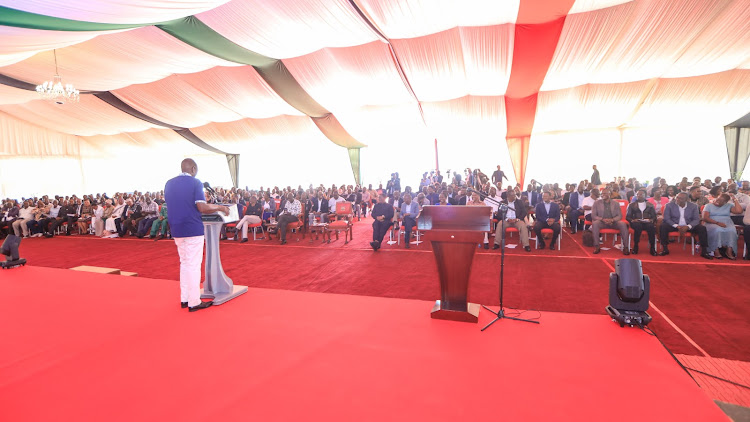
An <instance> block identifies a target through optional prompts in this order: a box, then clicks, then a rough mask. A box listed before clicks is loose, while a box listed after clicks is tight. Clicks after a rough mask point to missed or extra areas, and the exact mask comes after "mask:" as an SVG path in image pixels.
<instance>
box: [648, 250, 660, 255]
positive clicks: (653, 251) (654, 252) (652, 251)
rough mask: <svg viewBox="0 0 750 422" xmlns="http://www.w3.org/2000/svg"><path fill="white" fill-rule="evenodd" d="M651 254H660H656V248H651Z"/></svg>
mask: <svg viewBox="0 0 750 422" xmlns="http://www.w3.org/2000/svg"><path fill="white" fill-rule="evenodd" d="M650 252H651V256H656V255H659V254H658V253H656V249H655V248H651V251H650Z"/></svg>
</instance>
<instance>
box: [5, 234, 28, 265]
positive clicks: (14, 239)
mask: <svg viewBox="0 0 750 422" xmlns="http://www.w3.org/2000/svg"><path fill="white" fill-rule="evenodd" d="M19 246H21V238H20V237H18V236H15V235H12V234H11V235H8V237H6V238H5V241H4V242H3V246H0V253H2V254H3V255H5V261H2V262H0V268H2V269H7V268H15V267H20V266H22V265H26V260H25V259H23V258H19V257H18V247H19Z"/></svg>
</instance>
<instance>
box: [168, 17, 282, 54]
mask: <svg viewBox="0 0 750 422" xmlns="http://www.w3.org/2000/svg"><path fill="white" fill-rule="evenodd" d="M156 26H157V27H158V28H160V29H162V30H163V31H164V32H166V33H168V34H169V35H171V36H173V37H175V38H177V39H178V40H180V41H182V42H184V43H185V44H188V45H190V46H192V47H195V48H197V49H198V50H201V51H203V52H205V53H208V54H211V55H213V56H215V57H218V58H220V59H224V60H227V61H230V62H235V63H242V64H247V65H250V66H264V65H269V64H271V63H273V62H275V61H276V59H272V58H270V57H266V56H264V55H262V54H258V53H256V52H253V51H250V50H248V49H246V48H243V47H240V46H239V45H237V44H235V43H233V42H232V41H230V40H228V39H226V38H224V37H223V36H222V35H221V34H219V33H218V32H216V31H214V30H213V29H211V28H210V27H209V26H208V25H206V24H205V23H203V22H201V21H200V20H198V19H197V18H196V17H195V16H188V17H186V18H182V19H175V20H173V21H170V22H166V23H163V24H160V25H156Z"/></svg>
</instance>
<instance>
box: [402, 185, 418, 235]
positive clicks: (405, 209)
mask: <svg viewBox="0 0 750 422" xmlns="http://www.w3.org/2000/svg"><path fill="white" fill-rule="evenodd" d="M420 195H421V193H420ZM420 211H421V208H420V207H419V204H417V203H416V202H415V201H412V200H411V195H409V194H408V193H407V194H405V195H404V202H403V203H402V204H401V221H402V223H403V224H404V239H405V242H404V247H405V248H406V249H409V247H410V246H409V241H410V240H411V229H412V227H414V226H416V225H417V216H418V215H419V212H420Z"/></svg>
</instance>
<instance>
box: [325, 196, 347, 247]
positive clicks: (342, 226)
mask: <svg viewBox="0 0 750 422" xmlns="http://www.w3.org/2000/svg"><path fill="white" fill-rule="evenodd" d="M353 218H354V213H353V212H352V203H351V202H337V203H336V221H332V222H330V223H328V231H329V232H336V240H339V232H341V231H343V232H344V244H345V245H346V244H347V243H349V241H350V240H353V239H354V236H353V231H352V226H353V224H354V222H353ZM347 236H348V237H347ZM324 239H325V238H324ZM328 243H331V234H330V233H329V234H328Z"/></svg>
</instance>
